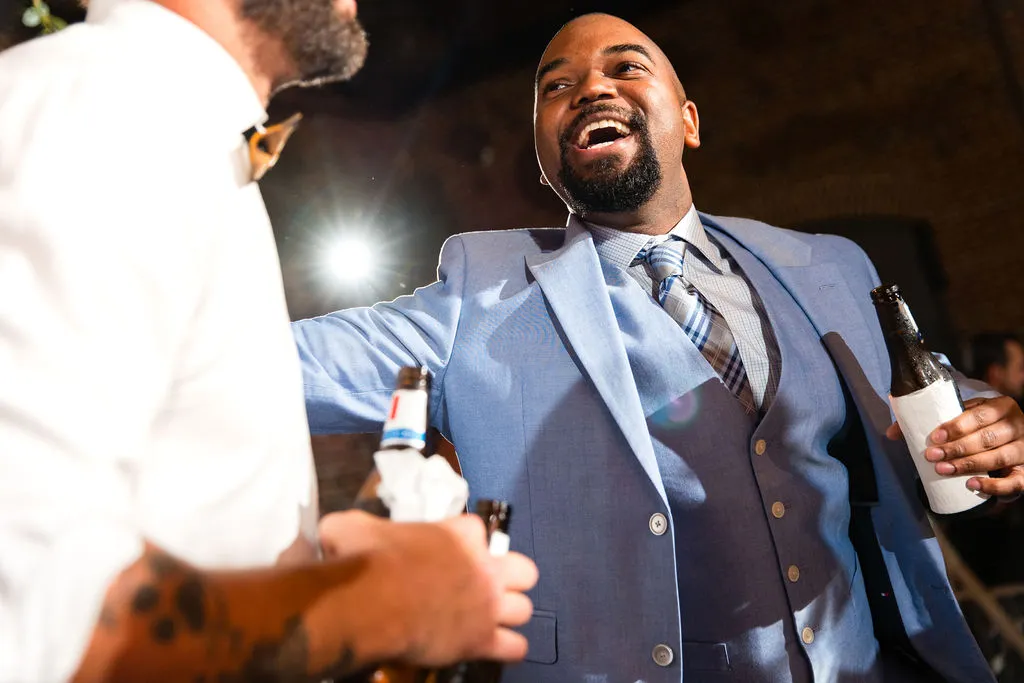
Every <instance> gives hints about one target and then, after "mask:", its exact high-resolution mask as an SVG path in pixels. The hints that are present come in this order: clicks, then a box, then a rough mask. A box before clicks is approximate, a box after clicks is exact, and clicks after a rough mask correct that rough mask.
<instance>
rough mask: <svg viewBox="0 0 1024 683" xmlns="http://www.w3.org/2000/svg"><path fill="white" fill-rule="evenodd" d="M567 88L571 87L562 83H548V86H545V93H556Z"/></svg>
mask: <svg viewBox="0 0 1024 683" xmlns="http://www.w3.org/2000/svg"><path fill="white" fill-rule="evenodd" d="M567 87H569V86H568V84H567V83H562V82H560V81H555V82H553V83H548V84H547V85H545V86H544V92H545V93H549V92H554V91H556V90H562V89H563V88H567Z"/></svg>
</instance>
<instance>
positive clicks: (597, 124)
mask: <svg viewBox="0 0 1024 683" xmlns="http://www.w3.org/2000/svg"><path fill="white" fill-rule="evenodd" d="M631 134H632V131H631V130H630V129H629V126H627V125H626V124H625V123H623V122H621V121H615V120H614V119H601V120H600V121H593V122H591V123H588V124H587V125H586V126H584V127H583V129H582V130H580V132H579V134H578V135H577V136H576V146H577V147H578V148H580V149H600V148H602V147H607V146H609V145H612V144H615V142H617V141H619V140H622V139H623V138H627V137H629V136H630V135H631Z"/></svg>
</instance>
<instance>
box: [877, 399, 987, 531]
mask: <svg viewBox="0 0 1024 683" xmlns="http://www.w3.org/2000/svg"><path fill="white" fill-rule="evenodd" d="M889 401H890V404H891V405H892V411H893V413H895V414H896V422H898V423H899V425H900V429H901V430H902V431H903V438H904V439H906V442H907V447H908V448H909V449H910V456H911V457H912V458H913V460H914V466H915V467H917V473H918V476H920V477H921V484H923V485H924V492H925V495H927V496H928V506H929V507H930V508H931V509H932V512H934V513H936V514H939V515H951V514H955V513H957V512H964V511H965V510H970V509H971V508H973V507H976V506H978V505H980V504H981V503H984V502H985V501H986V500H988V498H989V496H988V495H987V494H984V493H981V492H978V491H972V490H971V489H969V488H967V480H968V479H970V478H971V477H974V476H987V475H960V476H948V475H942V474H939V473H937V472H936V471H935V463H933V462H928V461H927V460H925V459H924V452H925V449H926V448H928V447H929V445H930V444H929V443H928V435H929V434H931V433H932V432H933V431H935V428H936V427H938V426H939V425H941V424H942V423H944V422H948V421H949V420H952V419H953V418H955V417H957V416H959V415H960V414H961V413H962V412H963V409H962V408H961V407H960V401H959V399H958V398H957V393H956V387H955V386H954V384H953V382H952V381H950V380H940V381H938V382H933V383H932V384H929V385H928V386H927V387H925V388H924V389H920V390H919V391H915V392H913V393H912V394H907V395H906V396H890V397H889Z"/></svg>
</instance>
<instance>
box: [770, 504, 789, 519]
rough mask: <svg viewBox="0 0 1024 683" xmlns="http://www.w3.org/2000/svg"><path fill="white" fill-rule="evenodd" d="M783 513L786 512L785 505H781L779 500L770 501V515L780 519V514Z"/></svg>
mask: <svg viewBox="0 0 1024 683" xmlns="http://www.w3.org/2000/svg"><path fill="white" fill-rule="evenodd" d="M784 514H786V506H785V505H783V504H782V503H781V502H780V501H775V502H774V503H772V516H773V517H775V519H782V516H783V515H784Z"/></svg>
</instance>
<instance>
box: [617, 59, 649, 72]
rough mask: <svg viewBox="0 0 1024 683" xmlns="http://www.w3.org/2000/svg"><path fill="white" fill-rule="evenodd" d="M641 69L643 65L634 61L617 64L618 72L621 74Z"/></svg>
mask: <svg viewBox="0 0 1024 683" xmlns="http://www.w3.org/2000/svg"><path fill="white" fill-rule="evenodd" d="M642 69H643V67H642V66H641V65H639V64H637V63H636V62H623V63H622V64H619V68H618V72H619V73H620V74H621V73H629V72H631V71H641V70H642Z"/></svg>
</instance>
